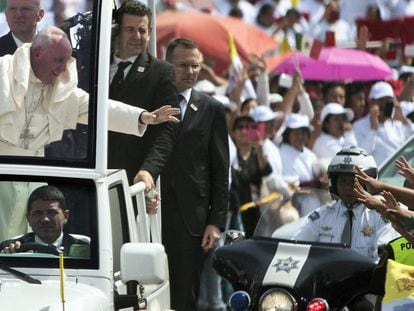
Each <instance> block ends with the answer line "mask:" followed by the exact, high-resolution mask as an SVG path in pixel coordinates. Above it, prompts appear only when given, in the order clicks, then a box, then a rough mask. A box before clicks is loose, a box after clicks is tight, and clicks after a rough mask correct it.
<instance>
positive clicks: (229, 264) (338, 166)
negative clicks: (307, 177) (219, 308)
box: [213, 149, 377, 311]
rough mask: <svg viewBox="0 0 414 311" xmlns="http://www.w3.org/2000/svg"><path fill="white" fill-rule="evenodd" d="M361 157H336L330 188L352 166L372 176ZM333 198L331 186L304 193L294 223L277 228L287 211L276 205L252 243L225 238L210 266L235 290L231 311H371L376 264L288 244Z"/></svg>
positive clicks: (313, 245)
mask: <svg viewBox="0 0 414 311" xmlns="http://www.w3.org/2000/svg"><path fill="white" fill-rule="evenodd" d="M360 152H362V151H360V149H355V150H354V149H352V150H351V149H349V150H346V152H345V154H344V155H341V156H337V157H336V158H335V159H336V160H338V161H336V163H335V159H334V160H333V161H332V163H331V165H330V166H329V168H328V175H329V178H330V182H332V181H334V182H335V178H336V176H335V173H337V172H343V171H346V170H347V169H349V168H350V166H351V165H352V166H354V165H358V166H359V167H360V168H362V170H363V171H365V172H366V173H368V174H370V175H371V176H376V172H377V170H376V165H375V162H373V161H371V160H372V157H366V156H365V155H364V156H361V154H360ZM372 162H373V163H372ZM334 198H335V196H333V193H332V185H331V186H330V192H328V190H322V189H302V190H301V191H298V192H296V193H295V194H294V195H293V197H292V199H291V202H290V203H291V204H292V205H293V206H294V207H295V208H296V209H297V210H298V212H299V215H300V216H301V217H300V218H299V219H298V220H296V221H294V222H291V223H288V224H285V225H282V226H279V224H280V221H279V220H280V218H281V217H282V216H281V215H280V211H281V209H282V208H283V207H284V206H286V201H284V200H279V201H278V202H276V203H274V204H273V205H270V206H268V207H266V208H265V209H264V210H262V216H261V218H260V220H259V222H258V224H257V227H256V230H255V233H254V235H253V237H252V238H250V239H247V240H245V239H243V233H242V232H238V231H229V232H227V233H226V238H225V240H226V241H225V245H224V246H222V247H220V248H218V249H217V250H216V252H215V254H214V258H213V266H214V268H215V269H216V271H217V273H218V274H219V275H220V276H221V277H223V278H224V279H226V280H227V281H228V282H230V283H231V285H232V286H233V290H234V292H233V293H232V295H231V296H230V299H229V307H230V309H231V310H235V311H241V310H262V311H265V310H266V311H267V310H269V311H270V310H278V311H285V310H286V311H288V310H309V311H311V310H359V311H360V310H373V307H374V304H375V296H374V295H368V297H369V299H371V301H369V299H368V303H367V298H366V297H367V296H365V295H366V294H370V288H371V285H370V281H371V279H372V277H373V274H374V271H375V268H376V262H375V260H374V259H371V258H369V257H368V256H363V255H361V254H359V253H357V252H356V251H354V250H353V249H351V248H349V246H347V245H345V244H337V243H336V244H333V243H330V242H309V241H304V240H295V239H292V237H293V236H294V235H295V233H296V232H297V231H298V229H299V228H300V226H301V224H302V223H303V222H304V221H306V219H307V217H312V212H310V211H309V210H313V209H314V208H316V207H319V206H322V205H324V204H326V203H329V202H331V201H332V199H334ZM315 217H316V215H315ZM332 225H333V226H334V224H332ZM372 300H374V301H372ZM361 302H362V303H361Z"/></svg>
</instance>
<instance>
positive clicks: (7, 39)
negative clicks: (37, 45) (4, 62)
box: [0, 0, 45, 56]
mask: <svg viewBox="0 0 414 311" xmlns="http://www.w3.org/2000/svg"><path fill="white" fill-rule="evenodd" d="M4 13H5V15H6V21H7V24H8V25H9V28H10V31H9V33H7V34H5V35H4V36H2V37H1V38H0V56H4V55H7V54H14V51H16V49H17V47H18V43H17V42H16V40H15V38H14V37H13V35H14V36H15V37H16V38H17V39H18V40H19V41H20V42H19V44H22V43H25V42H32V40H33V37H34V35H35V34H36V25H37V23H38V22H40V20H41V19H42V18H43V16H44V14H45V13H44V10H43V9H42V8H41V6H40V0H28V1H27V0H26V1H23V0H7V4H6V9H5V11H4ZM12 33H13V35H12Z"/></svg>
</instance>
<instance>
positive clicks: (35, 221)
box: [0, 185, 89, 258]
mask: <svg viewBox="0 0 414 311" xmlns="http://www.w3.org/2000/svg"><path fill="white" fill-rule="evenodd" d="M26 218H27V221H28V223H29V224H30V226H31V228H32V230H33V232H30V233H27V234H25V235H23V236H21V237H18V238H15V239H11V240H7V241H4V242H2V243H1V244H0V249H1V252H2V253H18V252H40V253H51V254H55V255H57V254H58V251H63V253H64V255H65V256H73V257H83V258H84V257H88V256H89V255H88V254H89V243H88V242H86V241H83V240H80V239H77V238H75V237H73V236H72V235H70V234H67V233H64V232H63V229H64V226H65V224H66V223H67V221H68V219H69V210H67V209H66V203H65V197H64V195H63V193H62V192H61V191H60V190H59V189H58V188H56V187H55V186H48V185H46V186H41V187H39V188H37V189H35V190H34V191H33V192H32V193H31V194H30V197H29V199H28V202H27V214H26Z"/></svg>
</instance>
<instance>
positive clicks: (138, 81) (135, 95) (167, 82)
mask: <svg viewBox="0 0 414 311" xmlns="http://www.w3.org/2000/svg"><path fill="white" fill-rule="evenodd" d="M109 97H110V98H112V99H116V100H119V101H122V102H124V103H126V104H129V105H133V106H137V107H140V108H143V109H146V110H147V111H153V110H155V109H157V108H159V107H161V106H163V105H172V106H175V107H178V102H177V101H178V98H177V89H176V87H175V78H174V70H173V68H172V66H171V65H170V64H168V63H166V62H164V61H161V60H158V59H156V58H154V57H153V56H151V55H150V54H147V53H143V54H141V55H139V56H138V57H137V59H136V61H135V62H134V64H133V65H132V67H131V69H130V70H129V72H128V75H127V76H126V77H125V80H124V81H123V83H122V85H121V87H120V90H119V91H117V92H116V94H111V93H110V94H109ZM177 127H178V126H177V124H175V123H173V122H165V123H162V124H159V125H157V126H149V127H148V128H147V131H146V133H145V135H144V136H143V137H142V138H136V137H133V136H131V135H125V134H120V133H114V132H109V133H108V167H109V168H124V169H126V171H127V175H128V179H129V181H130V182H131V181H132V180H133V178H134V176H135V175H136V173H137V172H138V171H139V169H145V170H147V171H149V172H150V173H151V175H152V176H153V178H154V180H155V179H156V178H157V177H158V175H159V174H160V173H161V170H162V168H163V167H164V165H165V163H166V161H167V160H168V156H169V154H170V152H171V150H172V148H173V147H174V142H175V137H176V131H177Z"/></svg>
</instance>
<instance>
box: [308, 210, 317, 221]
mask: <svg viewBox="0 0 414 311" xmlns="http://www.w3.org/2000/svg"><path fill="white" fill-rule="evenodd" d="M308 217H309V219H310V220H316V219H318V218H319V217H320V215H319V213H318V212H316V211H315V212H313V213H312V214H310V215H309V216H308Z"/></svg>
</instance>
